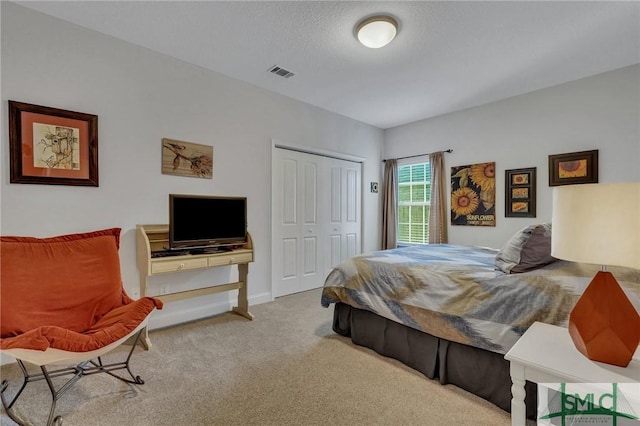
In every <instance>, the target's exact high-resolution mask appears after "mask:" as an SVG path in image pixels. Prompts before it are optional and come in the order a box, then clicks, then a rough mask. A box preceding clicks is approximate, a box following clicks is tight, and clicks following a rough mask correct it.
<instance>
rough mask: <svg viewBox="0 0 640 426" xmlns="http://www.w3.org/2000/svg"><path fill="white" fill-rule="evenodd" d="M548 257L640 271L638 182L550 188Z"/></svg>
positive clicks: (639, 185)
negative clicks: (551, 200)
mask: <svg viewBox="0 0 640 426" xmlns="http://www.w3.org/2000/svg"><path fill="white" fill-rule="evenodd" d="M551 223H552V227H551V229H552V234H551V235H552V236H551V255H552V256H553V257H556V258H558V259H564V260H570V261H574V262H581V263H595V264H598V265H605V266H625V267H629V268H635V269H640V182H628V183H607V184H602V183H601V184H586V185H565V186H558V187H555V188H553V216H552V219H551Z"/></svg>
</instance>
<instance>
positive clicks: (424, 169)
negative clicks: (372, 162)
mask: <svg viewBox="0 0 640 426" xmlns="http://www.w3.org/2000/svg"><path fill="white" fill-rule="evenodd" d="M430 197H431V169H430V167H429V163H428V162H423V163H418V164H407V165H404V166H398V236H397V238H398V243H399V244H402V243H404V244H428V243H429V206H430Z"/></svg>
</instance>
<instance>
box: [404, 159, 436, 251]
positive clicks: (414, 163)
mask: <svg viewBox="0 0 640 426" xmlns="http://www.w3.org/2000/svg"><path fill="white" fill-rule="evenodd" d="M417 165H426V166H425V171H424V176H425V180H424V181H420V182H414V181H413V180H412V176H410V178H409V179H410V181H409V182H408V183H401V182H400V170H401V168H403V167H411V166H417ZM429 170H430V164H429V157H428V156H427V155H425V156H421V157H413V158H411V159H405V160H402V161H400V160H398V198H397V200H398V201H397V205H396V209H397V215H396V216H397V218H396V219H397V220H396V226H397V232H396V239H397V241H396V244H397V246H398V247H403V246H413V245H425V244H429V215H428V212H427V214H426V217H424V219H423V222H421V225H423V226H425V227H426V235H424V237H423V240H422V241H423V242H415V241H401V240H400V235H401V234H400V226H401V224H402V225H406V226H408V227H409V237H408V238H409V239H411V237H410V235H411V226H412V225H413V224H414V222H412V221H411V210H409V217H408V219H409V222H400V207H401V206H422V207H423V208H427V209H428V210H429V212H430V208H431V192H430V191H431V183H432V182H431V174H430V172H429ZM427 176H428V177H429V179H428V180H427V179H426V177H427ZM414 183H424V184H425V185H426V186H428V188H425V194H424V198H425V200H424V201H423V202H413V201H409V202H403V203H401V201H400V187H401V186H409V187H410V188H411V187H412V186H413V185H412V184H414ZM427 189H428V191H427ZM427 192H428V193H427ZM410 194H411V195H410V199H411V198H412V195H413V192H412V190H410ZM416 223H417V222H416Z"/></svg>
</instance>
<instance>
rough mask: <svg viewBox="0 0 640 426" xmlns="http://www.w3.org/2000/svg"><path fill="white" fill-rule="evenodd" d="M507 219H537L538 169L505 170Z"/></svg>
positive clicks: (505, 209) (505, 213)
mask: <svg viewBox="0 0 640 426" xmlns="http://www.w3.org/2000/svg"><path fill="white" fill-rule="evenodd" d="M504 176H505V184H504V188H505V197H504V215H505V217H536V168H535V167H530V168H526V169H512V170H505V175H504Z"/></svg>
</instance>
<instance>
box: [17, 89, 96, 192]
mask: <svg viewBox="0 0 640 426" xmlns="http://www.w3.org/2000/svg"><path fill="white" fill-rule="evenodd" d="M9 144H10V145H9V154H10V159H11V163H10V169H11V170H10V182H11V183H31V184H43V185H73V186H98V116H97V115H93V114H85V113H81V112H75V111H67V110H63V109H58V108H52V107H46V106H40V105H33V104H27V103H24V102H17V101H9Z"/></svg>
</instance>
